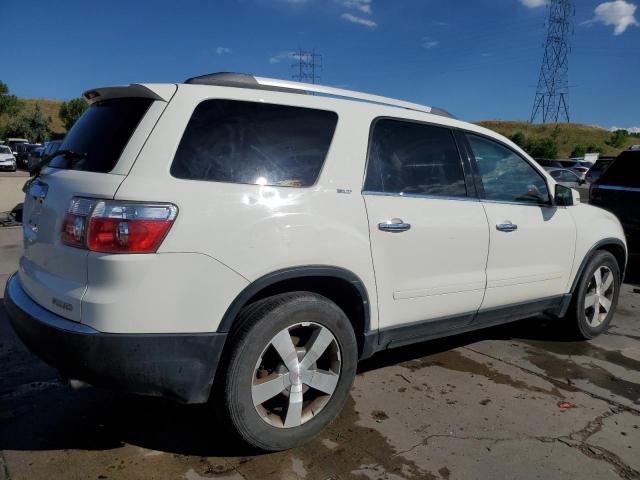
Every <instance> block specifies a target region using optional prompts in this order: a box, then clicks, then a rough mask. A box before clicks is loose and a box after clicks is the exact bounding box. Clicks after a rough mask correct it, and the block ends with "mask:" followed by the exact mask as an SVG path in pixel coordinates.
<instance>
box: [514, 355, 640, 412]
mask: <svg viewBox="0 0 640 480" xmlns="http://www.w3.org/2000/svg"><path fill="white" fill-rule="evenodd" d="M526 352H527V356H526V357H524V359H525V360H526V361H528V362H530V363H532V364H533V365H535V366H536V367H538V368H539V369H540V370H542V371H543V372H544V374H545V375H547V376H548V377H551V378H555V379H558V380H560V381H562V382H564V383H566V384H567V385H572V384H573V383H575V381H576V380H586V381H588V382H589V383H591V384H593V385H595V386H597V387H600V388H602V389H604V390H606V391H608V392H610V393H611V394H613V395H612V396H615V395H617V396H619V397H622V398H625V399H627V400H630V401H631V402H633V403H634V404H635V405H640V384H637V383H633V382H629V381H627V380H623V379H621V378H618V377H616V376H614V375H612V374H611V373H609V372H608V371H607V370H605V369H604V368H602V367H600V366H597V365H593V364H591V365H581V364H578V363H576V362H574V361H573V360H571V359H570V358H568V359H562V358H558V357H556V356H555V355H552V354H549V353H546V352H543V351H540V350H532V349H527V350H526ZM616 353H617V352H616ZM580 355H586V356H589V354H588V353H582V354H580ZM594 358H598V357H595V356H594ZM624 358H625V359H626V360H629V361H631V362H635V360H630V359H627V358H626V357H624ZM613 363H617V362H613Z"/></svg>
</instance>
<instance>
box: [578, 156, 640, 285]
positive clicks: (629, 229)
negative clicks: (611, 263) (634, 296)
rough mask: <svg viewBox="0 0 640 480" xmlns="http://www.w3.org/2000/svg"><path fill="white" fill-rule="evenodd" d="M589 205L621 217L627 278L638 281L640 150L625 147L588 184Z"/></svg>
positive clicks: (629, 280)
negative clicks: (598, 176) (625, 148)
mask: <svg viewBox="0 0 640 480" xmlns="http://www.w3.org/2000/svg"><path fill="white" fill-rule="evenodd" d="M590 202H591V204H593V205H595V206H598V207H602V208H604V209H606V210H609V211H610V212H612V213H614V214H615V215H617V216H618V218H619V219H620V222H621V223H622V226H623V227H624V232H625V235H626V237H627V244H628V247H629V268H628V270H627V281H628V282H631V283H640V150H627V151H625V152H622V153H621V154H620V156H619V157H618V158H617V159H616V160H615V161H614V162H613V163H612V164H611V166H610V167H609V168H608V169H607V170H605V172H604V173H603V174H602V176H601V177H600V178H599V179H598V180H597V181H596V182H595V183H593V184H592V185H591V191H590Z"/></svg>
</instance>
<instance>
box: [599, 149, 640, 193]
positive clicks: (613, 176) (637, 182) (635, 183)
mask: <svg viewBox="0 0 640 480" xmlns="http://www.w3.org/2000/svg"><path fill="white" fill-rule="evenodd" d="M598 183H600V184H601V185H619V186H622V187H633V188H640V152H633V151H628V152H622V153H621V154H620V156H619V157H618V158H617V159H616V160H615V161H614V162H613V163H612V164H611V166H610V167H609V168H607V170H606V171H605V172H604V174H603V175H602V177H600V181H599V182H598Z"/></svg>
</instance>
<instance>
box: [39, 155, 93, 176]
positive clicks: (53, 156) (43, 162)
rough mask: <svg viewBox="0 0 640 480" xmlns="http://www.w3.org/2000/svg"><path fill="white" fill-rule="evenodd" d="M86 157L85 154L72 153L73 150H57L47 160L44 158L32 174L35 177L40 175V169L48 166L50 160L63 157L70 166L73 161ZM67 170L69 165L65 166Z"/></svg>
mask: <svg viewBox="0 0 640 480" xmlns="http://www.w3.org/2000/svg"><path fill="white" fill-rule="evenodd" d="M86 156H87V154H86V153H80V152H74V151H73V150H58V151H57V152H55V153H52V154H51V155H49V157H48V158H45V159H44V160H42V161H41V162H40V163H38V165H36V167H35V168H34V170H33V172H32V173H33V175H34V176H35V177H37V176H38V175H40V172H41V171H42V169H43V168H44V167H46V166H47V165H49V163H50V162H51V160H53V159H54V158H55V157H64V158H66V159H68V160H69V162H70V163H71V165H72V164H73V161H74V160H81V159H83V158H85V157H86ZM67 168H70V165H67Z"/></svg>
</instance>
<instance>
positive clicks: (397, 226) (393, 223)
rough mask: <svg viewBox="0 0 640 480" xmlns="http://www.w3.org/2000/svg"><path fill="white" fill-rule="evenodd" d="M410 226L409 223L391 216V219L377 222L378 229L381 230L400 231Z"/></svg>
mask: <svg viewBox="0 0 640 480" xmlns="http://www.w3.org/2000/svg"><path fill="white" fill-rule="evenodd" d="M410 228H411V224H410V223H404V222H403V221H402V220H401V219H400V218H392V219H391V220H387V221H386V222H381V223H379V224H378V230H382V231H383V232H392V233H400V232H406V231H407V230H409V229H410Z"/></svg>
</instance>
